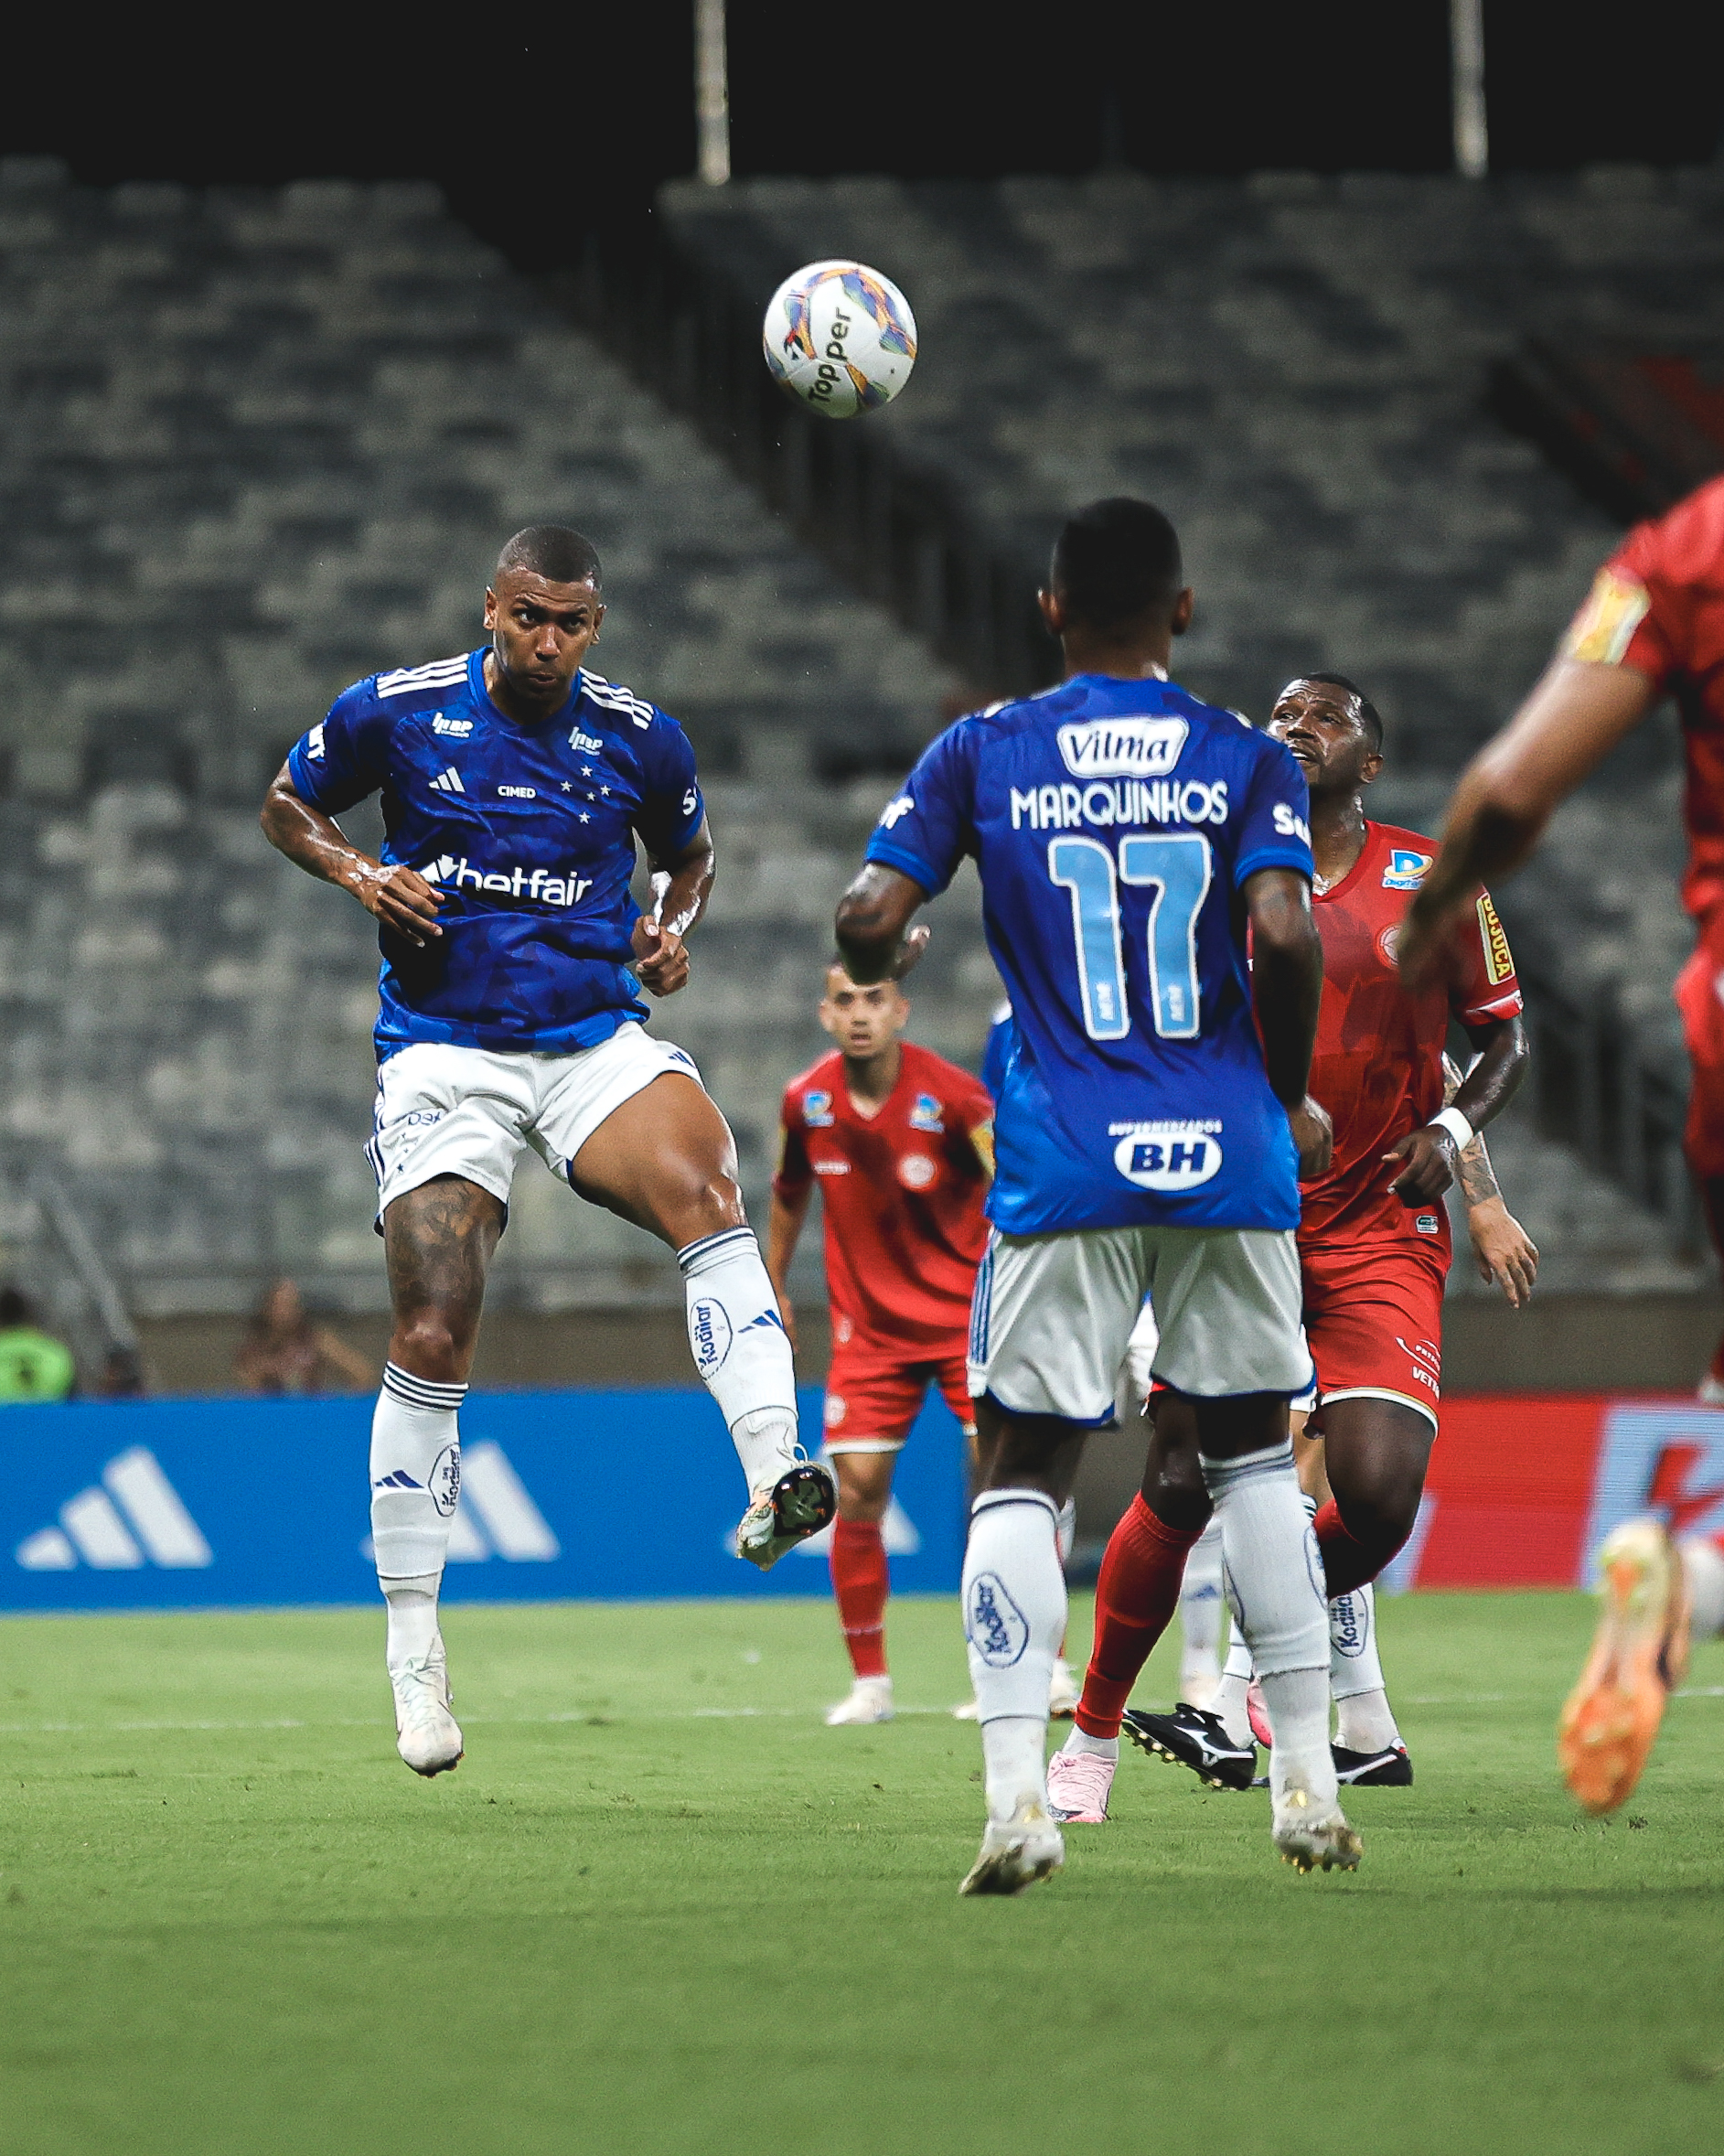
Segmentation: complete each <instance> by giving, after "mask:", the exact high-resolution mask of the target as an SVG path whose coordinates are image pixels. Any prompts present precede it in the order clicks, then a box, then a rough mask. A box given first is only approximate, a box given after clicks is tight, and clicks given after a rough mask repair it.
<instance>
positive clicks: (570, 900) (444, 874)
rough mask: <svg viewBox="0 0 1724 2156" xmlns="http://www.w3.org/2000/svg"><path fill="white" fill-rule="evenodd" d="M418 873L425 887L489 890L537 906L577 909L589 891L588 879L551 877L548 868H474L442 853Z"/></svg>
mask: <svg viewBox="0 0 1724 2156" xmlns="http://www.w3.org/2000/svg"><path fill="white" fill-rule="evenodd" d="M419 873H420V874H421V875H422V876H423V877H424V879H425V881H426V883H428V884H447V885H450V886H451V887H452V888H453V889H455V890H457V891H466V890H472V891H489V892H494V893H495V894H496V895H497V896H498V897H509V898H536V899H537V900H538V901H539V903H540V904H541V906H578V905H579V904H580V903H581V901H582V899H583V898H584V897H585V896H586V895H587V893H588V892H589V891H590V890H591V889H592V888H593V878H592V877H591V876H575V875H553V874H551V871H550V870H549V869H548V868H535V869H530V870H529V869H525V868H520V867H516V868H512V869H484V868H476V867H474V866H473V864H472V863H470V862H469V861H468V859H467V857H466V854H465V853H464V854H462V856H461V858H460V859H459V860H458V861H457V860H456V859H455V855H454V854H452V853H444V854H443V855H442V856H441V857H440V858H439V859H438V860H435V861H431V862H427V863H426V864H425V865H424V867H423V868H422V869H421V870H420V872H419Z"/></svg>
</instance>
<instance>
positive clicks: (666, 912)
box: [634, 817, 718, 996]
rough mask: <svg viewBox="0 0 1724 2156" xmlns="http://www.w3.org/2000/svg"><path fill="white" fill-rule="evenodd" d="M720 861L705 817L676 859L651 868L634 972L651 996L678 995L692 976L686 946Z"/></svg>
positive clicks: (637, 926)
mask: <svg viewBox="0 0 1724 2156" xmlns="http://www.w3.org/2000/svg"><path fill="white" fill-rule="evenodd" d="M717 873H718V857H717V855H716V854H715V853H713V851H712V832H711V831H709V830H708V829H707V825H706V819H705V818H704V817H702V818H701V828H700V830H699V831H696V832H695V834H694V836H693V837H692V838H691V840H690V841H689V842H688V844H687V845H686V846H685V847H684V848H683V849H682V851H681V853H679V854H678V855H677V856H676V858H675V859H674V860H671V861H662V862H661V861H658V860H655V861H654V863H653V864H652V908H651V910H650V912H648V913H644V914H642V915H641V917H640V918H639V919H638V920H637V922H636V923H635V934H634V945H635V971H636V974H637V976H638V978H639V981H640V985H641V986H642V987H643V988H644V989H646V990H647V992H648V994H650V995H657V996H666V995H675V993H676V992H677V991H678V989H680V987H682V986H683V984H684V983H685V982H686V981H687V980H688V978H689V954H688V951H687V950H686V949H684V945H685V944H686V942H687V939H688V938H689V936H690V935H691V932H692V931H693V928H694V926H695V924H696V922H698V921H699V919H700V917H701V915H702V914H703V913H704V912H705V911H706V902H707V900H708V899H709V898H710V897H711V896H712V878H713V877H714V875H716V874H717Z"/></svg>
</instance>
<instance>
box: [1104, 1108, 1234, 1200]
mask: <svg viewBox="0 0 1724 2156" xmlns="http://www.w3.org/2000/svg"><path fill="white" fill-rule="evenodd" d="M1220 1129H1221V1125H1220V1123H1219V1121H1215V1120H1214V1119H1213V1118H1211V1119H1209V1120H1206V1121H1202V1122H1195V1121H1188V1122H1156V1123H1130V1124H1119V1123H1116V1124H1114V1125H1112V1126H1111V1127H1110V1129H1109V1131H1108V1135H1109V1136H1110V1137H1117V1138H1118V1139H1119V1142H1118V1144H1116V1145H1115V1147H1114V1149H1113V1164H1114V1166H1115V1167H1116V1168H1118V1169H1119V1173H1120V1174H1121V1175H1123V1176H1124V1177H1125V1179H1126V1181H1127V1182H1128V1183H1135V1184H1136V1185H1137V1186H1138V1188H1139V1189H1140V1190H1163V1191H1182V1190H1195V1189H1196V1188H1197V1187H1198V1185H1200V1184H1204V1183H1207V1182H1209V1181H1210V1180H1211V1179H1212V1178H1213V1177H1214V1176H1215V1175H1217V1174H1218V1173H1219V1171H1220V1168H1221V1159H1222V1154H1221V1140H1220V1139H1219V1137H1217V1136H1216V1134H1215V1133H1216V1132H1219V1130H1220Z"/></svg>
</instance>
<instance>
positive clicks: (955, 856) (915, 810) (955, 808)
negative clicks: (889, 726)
mask: <svg viewBox="0 0 1724 2156" xmlns="http://www.w3.org/2000/svg"><path fill="white" fill-rule="evenodd" d="M975 752H976V736H975V729H974V727H973V726H972V725H971V724H970V722H969V720H967V719H959V721H958V724H956V725H955V726H948V728H947V729H946V731H945V733H944V734H942V735H940V737H939V739H938V740H937V741H936V742H933V743H931V744H930V745H929V746H928V747H927V748H926V749H924V750H923V752H922V757H921V761H920V762H919V763H918V764H917V765H916V769H915V770H914V771H912V772H911V774H910V776H909V777H908V778H906V779H905V782H904V787H903V790H902V791H901V792H899V793H897V794H894V797H893V798H892V799H891V800H889V801H888V802H887V803H886V805H885V807H884V808H883V810H881V812H880V821H879V822H878V823H877V824H876V825H875V826H874V834H873V838H871V839H870V840H869V842H868V851H867V853H865V854H864V856H863V859H864V860H867V861H871V862H875V861H877V862H878V863H880V865H881V866H882V867H883V868H895V869H896V870H897V872H898V874H900V875H905V876H908V877H909V879H910V881H911V882H912V883H913V884H920V885H921V886H922V888H923V889H924V890H925V891H926V893H927V895H928V896H929V897H930V898H932V897H934V896H937V894H938V893H939V892H941V891H943V890H945V888H946V886H947V885H948V884H949V883H950V882H951V880H952V878H953V876H954V875H955V874H957V872H958V863H959V862H960V861H962V859H963V858H964V856H965V854H966V853H974V852H975V851H976V833H975V825H974V813H975V799H976V753H975Z"/></svg>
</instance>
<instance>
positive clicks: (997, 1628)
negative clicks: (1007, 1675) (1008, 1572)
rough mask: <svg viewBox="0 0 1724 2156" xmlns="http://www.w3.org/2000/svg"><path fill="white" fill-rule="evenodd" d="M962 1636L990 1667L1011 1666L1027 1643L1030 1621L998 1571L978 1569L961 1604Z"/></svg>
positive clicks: (1018, 1659) (1020, 1657) (1020, 1655)
mask: <svg viewBox="0 0 1724 2156" xmlns="http://www.w3.org/2000/svg"><path fill="white" fill-rule="evenodd" d="M964 1636H965V1638H966V1639H968V1640H969V1644H970V1646H973V1647H974V1648H975V1650H976V1652H977V1653H978V1654H979V1655H980V1657H981V1658H982V1660H983V1661H984V1662H986V1663H987V1665H988V1667H989V1668H990V1669H1010V1668H1012V1665H1013V1664H1014V1663H1016V1662H1018V1661H1020V1660H1022V1658H1023V1650H1024V1648H1025V1647H1026V1646H1029V1644H1030V1625H1029V1620H1028V1619H1027V1618H1026V1617H1025V1615H1024V1614H1023V1611H1022V1610H1021V1609H1020V1608H1019V1607H1018V1605H1017V1604H1016V1603H1015V1602H1013V1601H1012V1595H1011V1592H1010V1590H1009V1589H1008V1588H1007V1586H1006V1583H1005V1582H1004V1581H1003V1580H1002V1579H1001V1577H1000V1575H999V1573H998V1572H978V1573H977V1575H976V1577H975V1578H974V1579H973V1580H972V1581H971V1582H969V1594H968V1595H967V1596H966V1598H965V1603H964Z"/></svg>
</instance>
